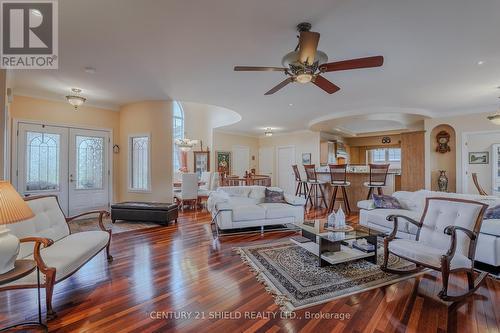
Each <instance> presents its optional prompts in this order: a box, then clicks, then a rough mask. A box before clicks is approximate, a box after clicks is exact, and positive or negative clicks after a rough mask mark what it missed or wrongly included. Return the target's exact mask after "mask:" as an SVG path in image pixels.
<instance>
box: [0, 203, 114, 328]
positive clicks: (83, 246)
mask: <svg viewBox="0 0 500 333" xmlns="http://www.w3.org/2000/svg"><path fill="white" fill-rule="evenodd" d="M24 200H25V201H27V203H28V205H29V206H30V208H31V209H32V210H33V212H34V213H35V216H34V217H33V218H31V219H29V220H26V221H23V222H19V223H16V224H13V225H11V226H9V229H10V231H11V233H12V234H13V235H15V236H16V237H18V238H19V241H20V243H21V245H20V251H19V254H18V257H17V259H26V258H31V257H33V259H34V260H35V261H36V263H37V266H38V268H39V269H40V272H41V273H42V274H41V286H42V287H43V288H45V296H46V305H47V318H48V319H49V320H50V319H53V318H55V316H56V314H55V312H54V310H53V308H52V295H53V292H54V286H55V284H56V283H59V282H61V281H62V280H64V279H66V278H68V277H70V276H71V275H73V274H74V273H75V272H77V271H78V269H80V267H82V266H83V265H84V264H85V263H87V262H88V261H89V260H90V259H92V258H93V257H94V256H96V255H97V254H98V253H100V252H101V251H102V250H103V249H106V256H107V259H108V261H109V262H111V261H112V260H113V257H112V256H111V255H110V253H109V247H110V244H111V230H107V229H106V228H105V227H104V224H103V218H104V217H106V216H108V215H109V214H108V212H106V211H92V212H87V213H83V214H80V215H77V216H73V217H65V216H64V213H63V211H62V210H61V207H60V206H59V203H58V201H57V197H56V196H55V195H46V196H33V197H28V198H25V199H24ZM90 214H92V215H96V214H98V216H99V220H98V222H99V228H100V230H98V231H83V232H78V233H71V230H70V228H69V222H71V221H74V220H75V219H76V218H78V217H81V216H85V215H90ZM33 244H34V245H33ZM61 253H64V256H61ZM36 287H37V276H36V272H33V273H32V274H30V275H28V276H26V277H24V278H22V279H19V280H16V281H15V282H12V283H10V284H6V285H2V286H1V287H0V290H9V289H23V288H36Z"/></svg>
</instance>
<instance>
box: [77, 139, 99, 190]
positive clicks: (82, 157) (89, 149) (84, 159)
mask: <svg viewBox="0 0 500 333" xmlns="http://www.w3.org/2000/svg"><path fill="white" fill-rule="evenodd" d="M103 147H104V138H101V137H92V136H80V135H77V136H76V188H77V189H79V190H81V189H102V188H103V171H104V148H103Z"/></svg>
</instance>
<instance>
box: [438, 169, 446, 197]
mask: <svg viewBox="0 0 500 333" xmlns="http://www.w3.org/2000/svg"><path fill="white" fill-rule="evenodd" d="M438 188H439V192H448V177H447V176H446V170H439V178H438Z"/></svg>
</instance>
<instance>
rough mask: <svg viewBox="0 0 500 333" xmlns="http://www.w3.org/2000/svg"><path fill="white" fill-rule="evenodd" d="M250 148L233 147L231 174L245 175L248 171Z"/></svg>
mask: <svg viewBox="0 0 500 333" xmlns="http://www.w3.org/2000/svg"><path fill="white" fill-rule="evenodd" d="M249 169H250V148H249V147H246V146H234V147H233V175H238V176H240V177H243V176H245V171H250V170H249Z"/></svg>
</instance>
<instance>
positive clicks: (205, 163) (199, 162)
mask: <svg viewBox="0 0 500 333" xmlns="http://www.w3.org/2000/svg"><path fill="white" fill-rule="evenodd" d="M193 154H194V168H193V170H194V172H195V173H196V174H197V175H198V178H199V177H201V173H202V172H204V171H210V152H208V151H193Z"/></svg>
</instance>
